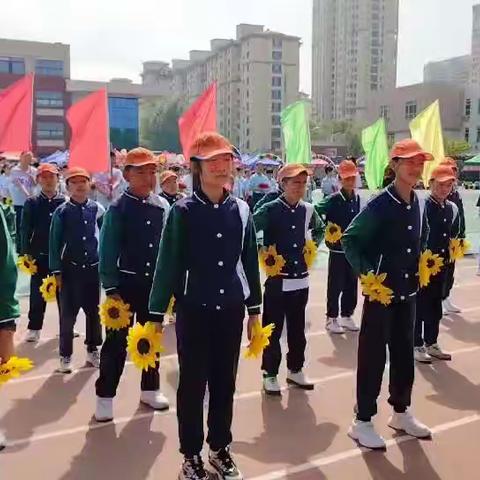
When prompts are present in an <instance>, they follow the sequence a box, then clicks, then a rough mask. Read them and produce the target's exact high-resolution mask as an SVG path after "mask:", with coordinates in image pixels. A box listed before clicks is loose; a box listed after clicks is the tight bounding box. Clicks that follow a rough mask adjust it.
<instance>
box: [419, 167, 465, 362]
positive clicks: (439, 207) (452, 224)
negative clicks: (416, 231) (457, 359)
mask: <svg viewBox="0 0 480 480" xmlns="http://www.w3.org/2000/svg"><path fill="white" fill-rule="evenodd" d="M455 181H456V175H455V173H454V171H453V169H452V168H451V167H449V166H448V165H440V166H438V167H436V168H435V169H434V170H433V172H432V178H431V180H430V194H429V195H428V197H427V199H426V202H425V212H426V215H427V219H428V225H429V227H430V233H429V235H428V242H427V248H428V249H429V250H431V251H432V253H433V254H436V255H439V256H440V257H441V258H442V260H443V265H442V266H441V267H440V268H441V270H440V272H439V273H437V274H436V275H434V276H432V277H431V279H430V283H429V284H428V285H427V286H426V287H424V288H422V289H420V291H419V292H418V295H417V318H416V322H415V360H417V361H418V362H421V363H431V361H432V357H434V358H437V359H439V360H451V359H452V356H451V355H450V354H449V353H445V352H444V351H443V350H442V349H441V348H440V346H439V345H438V342H437V340H438V331H439V327H440V320H441V319H442V316H443V312H442V298H443V294H444V288H445V282H446V279H447V276H448V274H449V269H448V266H449V264H450V255H449V242H450V239H451V238H454V237H456V236H457V235H458V233H459V227H460V222H459V221H460V218H459V215H458V208H457V206H456V205H455V204H454V203H453V202H451V201H449V200H447V198H448V197H449V196H450V194H451V192H452V188H453V186H454V184H455ZM422 327H423V329H422Z"/></svg>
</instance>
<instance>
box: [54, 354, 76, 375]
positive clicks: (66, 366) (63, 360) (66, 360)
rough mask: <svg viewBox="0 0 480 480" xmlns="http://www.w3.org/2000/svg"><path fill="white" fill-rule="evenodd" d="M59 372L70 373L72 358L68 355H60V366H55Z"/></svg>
mask: <svg viewBox="0 0 480 480" xmlns="http://www.w3.org/2000/svg"><path fill="white" fill-rule="evenodd" d="M57 372H59V373H72V359H71V358H70V357H60V366H59V367H58V368H57Z"/></svg>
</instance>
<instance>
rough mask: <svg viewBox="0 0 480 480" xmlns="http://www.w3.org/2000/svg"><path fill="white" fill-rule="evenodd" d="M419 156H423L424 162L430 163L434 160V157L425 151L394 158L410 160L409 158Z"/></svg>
mask: <svg viewBox="0 0 480 480" xmlns="http://www.w3.org/2000/svg"><path fill="white" fill-rule="evenodd" d="M417 156H422V157H423V161H424V162H429V161H431V160H433V155H432V154H431V153H428V152H424V151H423V150H416V151H414V152H410V153H406V154H403V155H394V156H393V158H406V159H408V158H413V157H417Z"/></svg>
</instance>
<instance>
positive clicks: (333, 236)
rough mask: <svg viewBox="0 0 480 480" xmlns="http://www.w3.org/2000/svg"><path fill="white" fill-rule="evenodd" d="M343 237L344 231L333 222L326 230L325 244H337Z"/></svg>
mask: <svg viewBox="0 0 480 480" xmlns="http://www.w3.org/2000/svg"><path fill="white" fill-rule="evenodd" d="M342 236H343V232H342V229H341V228H340V226H339V225H337V224H336V223H333V222H328V223H327V227H326V229H325V242H327V243H337V242H339V241H340V239H341V238H342Z"/></svg>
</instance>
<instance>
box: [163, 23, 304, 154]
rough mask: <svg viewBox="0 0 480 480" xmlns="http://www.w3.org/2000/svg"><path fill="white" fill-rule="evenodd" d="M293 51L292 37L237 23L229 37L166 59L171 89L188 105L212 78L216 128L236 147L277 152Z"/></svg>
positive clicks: (295, 59) (294, 79) (294, 82)
mask: <svg viewBox="0 0 480 480" xmlns="http://www.w3.org/2000/svg"><path fill="white" fill-rule="evenodd" d="M299 50H300V39H299V38H298V37H293V36H289V35H285V34H282V33H277V32H272V31H269V30H265V28H264V27H263V26H262V25H247V24H241V25H238V26H237V32H236V38H235V40H231V39H214V40H212V41H211V42H210V50H193V51H191V52H190V58H189V60H178V59H174V60H173V61H172V70H173V80H172V89H173V93H174V95H176V96H178V97H180V98H183V99H184V100H185V102H186V103H187V104H190V103H192V102H193V101H194V100H195V99H196V98H197V97H198V96H199V95H200V94H201V93H202V92H203V91H204V90H205V89H206V88H207V87H208V86H209V85H210V84H211V83H212V82H214V81H216V82H217V122H218V129H219V131H220V132H221V133H223V134H224V135H226V136H227V137H228V138H229V139H230V140H231V141H232V142H233V143H235V144H236V145H238V146H239V147H240V148H241V149H242V150H245V151H269V150H273V151H275V152H279V151H280V150H281V146H282V143H281V141H282V137H281V128H280V114H281V111H282V110H283V108H285V107H286V106H287V105H288V104H290V103H292V102H294V101H296V100H297V99H298V89H299Z"/></svg>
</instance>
